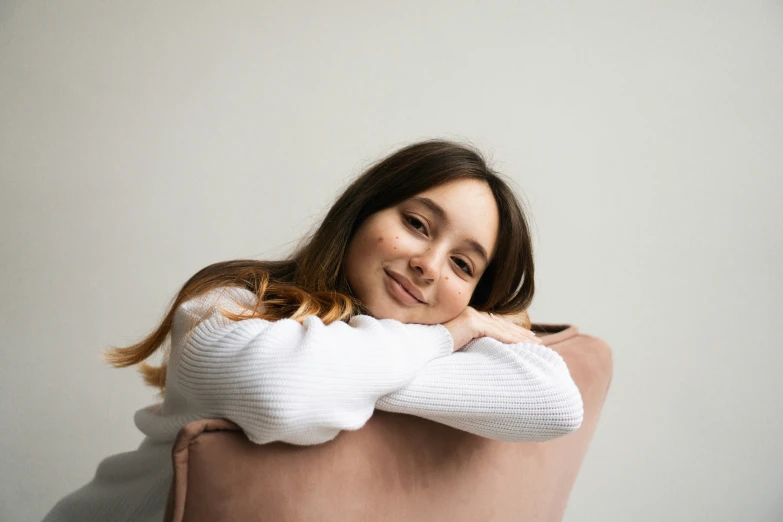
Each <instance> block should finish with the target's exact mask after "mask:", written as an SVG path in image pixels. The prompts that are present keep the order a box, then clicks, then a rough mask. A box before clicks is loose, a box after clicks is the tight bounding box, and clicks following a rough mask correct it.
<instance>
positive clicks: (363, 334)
mask: <svg viewBox="0 0 783 522" xmlns="http://www.w3.org/2000/svg"><path fill="white" fill-rule="evenodd" d="M255 303H256V298H255V295H254V294H253V293H252V292H250V291H248V290H245V289H243V288H234V287H223V288H221V289H216V290H213V291H211V292H208V293H207V294H205V295H203V296H201V297H198V298H195V299H191V300H190V301H187V302H185V303H184V304H183V305H182V306H180V307H179V308H178V309H177V311H176V312H175V317H174V321H173V324H172V330H171V354H170V358H169V367H168V372H167V375H166V396H165V400H164V401H163V402H162V403H159V404H155V405H152V406H149V407H147V408H144V409H141V410H139V411H138V412H136V415H135V422H136V426H137V427H138V428H139V430H141V431H142V432H143V433H144V434H145V435H146V438H145V439H144V441H143V442H142V443H141V445H140V446H139V448H138V449H137V450H135V451H131V452H127V453H121V454H119V455H114V456H111V457H108V458H106V459H104V460H103V461H102V462H101V463H100V465H99V466H98V470H97V471H96V474H95V477H94V479H93V480H92V481H91V482H90V483H88V484H87V485H85V486H84V487H82V488H81V489H79V490H77V491H75V492H73V493H71V494H70V495H68V496H66V497H65V498H63V499H62V500H61V501H60V502H59V503H58V504H57V505H56V506H55V507H54V508H53V509H52V511H51V512H50V513H49V514H48V515H47V516H46V518H44V522H60V521H102V522H106V521H109V522H111V521H118V522H119V521H122V522H126V521H156V522H159V521H160V520H162V517H163V510H164V506H165V503H166V496H167V494H168V488H169V484H170V482H171V478H172V468H171V448H172V444H173V441H174V438H175V437H176V435H177V432H178V431H179V430H180V428H182V427H183V426H184V425H185V424H187V423H189V422H191V421H194V420H197V419H202V418H225V419H229V420H231V421H233V422H235V423H236V424H238V425H239V426H241V427H242V429H243V430H244V431H245V433H246V434H247V437H248V438H249V439H250V440H251V441H253V442H256V443H258V444H264V443H268V442H273V441H284V442H288V443H292V444H320V443H323V442H327V441H329V440H331V439H333V438H334V437H335V436H337V434H338V433H339V432H340V431H341V430H356V429H359V428H361V427H362V426H363V425H364V424H365V423H366V422H367V420H368V419H369V418H370V417H371V416H372V413H373V410H374V409H375V408H377V409H380V410H386V411H390V412H398V413H408V414H411V415H417V416H419V417H423V418H426V419H430V420H433V421H436V422H440V423H442V424H447V425H449V426H452V427H454V428H458V429H461V430H464V431H468V432H471V433H474V434H477V435H481V436H484V437H489V438H492V439H499V440H506V441H543V440H547V439H552V438H555V437H559V436H561V435H565V434H567V433H570V432H572V431H574V430H576V429H577V428H578V427H579V426H580V425H581V422H582V414H583V410H582V398H581V395H580V393H579V390H578V389H577V387H576V385H575V384H574V382H573V380H572V379H571V376H570V374H569V371H568V368H567V367H566V365H565V363H564V361H563V359H562V358H561V357H560V355H558V354H557V353H556V352H554V351H553V350H551V349H549V348H547V347H545V346H542V345H537V344H533V343H519V344H503V343H501V342H499V341H496V340H494V339H492V338H488V337H483V338H480V339H474V340H473V341H471V342H470V343H468V344H467V345H465V347H463V349H462V350H460V351H457V352H454V353H452V350H453V340H452V338H451V335H450V334H449V331H448V330H447V329H446V328H445V327H444V326H442V325H418V324H403V323H400V322H398V321H395V320H391V319H381V320H378V319H374V318H372V317H369V316H366V315H360V316H356V317H354V318H352V319H351V320H350V322H349V323H344V322H335V323H332V324H330V325H328V326H326V325H324V324H323V322H322V321H321V320H319V319H318V318H317V317H315V316H311V317H308V318H307V319H305V321H304V323H303V324H299V323H298V322H296V321H294V320H291V319H283V320H280V321H275V322H270V321H265V320H262V319H247V320H244V321H238V322H234V321H231V320H229V319H227V318H225V317H223V316H222V315H221V313H220V311H219V308H221V307H222V308H223V309H226V310H230V311H232V312H235V313H241V312H242V311H243V310H245V309H246V308H252V307H253V306H254V305H255ZM215 305H217V306H215ZM202 317H204V318H205V319H204V320H203V321H201V322H199V319H200V318H202Z"/></svg>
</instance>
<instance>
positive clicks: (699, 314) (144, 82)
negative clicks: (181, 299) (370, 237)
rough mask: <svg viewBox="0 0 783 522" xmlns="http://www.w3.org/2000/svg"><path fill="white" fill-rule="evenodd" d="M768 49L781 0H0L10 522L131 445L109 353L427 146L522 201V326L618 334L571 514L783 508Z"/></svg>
mask: <svg viewBox="0 0 783 522" xmlns="http://www.w3.org/2000/svg"><path fill="white" fill-rule="evenodd" d="M782 57H783V7H782V4H781V2H779V1H767V2H740V1H737V2H684V1H676V2H675V1H669V2H643V3H641V2H639V3H634V2H620V1H618V2H607V1H593V2H581V3H580V2H573V3H545V2H510V1H508V2H507V1H495V2H487V3H479V2H467V1H459V2H455V1H452V2H428V1H421V0H419V1H402V2H377V3H368V2H359V1H353V2H350V1H344V0H343V1H332V2H282V1H276V2H244V3H241V2H233V1H225V2H184V1H181V2H174V1H162V2H151V1H143V2H98V1H91V2H87V1H84V2H43V1H40V0H35V1H34V0H30V1H26V2H21V1H7V0H6V1H3V2H2V3H0V174H1V175H2V188H1V189H0V219H2V235H1V236H0V237H1V238H2V239H1V241H0V248H2V252H1V253H2V256H1V259H2V261H0V262H1V263H2V270H1V271H0V296H2V301H1V306H2V310H1V313H0V331H1V332H2V345H0V350H1V351H0V418H2V435H0V461H2V462H3V465H2V470H3V471H2V473H1V474H0V520H9V521H10V520H13V521H21V520H38V519H40V518H41V517H42V516H43V515H44V514H45V513H46V512H47V511H48V510H49V509H50V508H51V507H52V505H53V504H54V503H55V502H56V501H57V500H58V499H59V498H60V497H62V496H63V495H65V494H66V493H68V492H70V491H72V490H74V489H76V488H77V487H80V486H81V485H83V484H84V483H86V482H87V481H88V480H90V478H91V477H92V475H93V473H94V472H95V468H96V466H97V464H98V462H99V461H100V460H101V459H102V458H104V457H106V456H108V455H110V454H112V453H117V452H121V451H129V450H132V449H134V448H135V447H136V445H137V444H138V443H139V442H140V441H141V439H142V436H141V433H140V432H138V431H137V429H136V428H135V426H134V424H133V413H134V412H135V411H136V410H137V409H139V408H141V407H144V406H146V405H148V404H150V403H151V402H153V401H154V400H155V396H154V390H152V389H151V388H146V387H144V386H143V385H142V383H141V379H140V378H139V377H138V375H137V374H136V372H135V371H133V370H131V369H126V370H116V369H111V368H109V367H108V366H107V365H105V364H103V363H101V362H100V360H99V356H100V350H101V349H102V348H104V347H106V346H109V345H127V344H131V343H133V342H136V341H137V340H139V339H140V338H141V337H142V336H144V335H145V334H146V333H147V332H149V331H150V329H151V328H152V327H153V326H155V325H156V324H157V323H158V322H159V321H160V319H161V318H162V314H163V313H164V311H165V310H166V309H167V307H168V305H169V303H170V300H171V299H172V298H173V297H174V295H175V292H176V291H177V290H178V288H179V287H180V286H181V285H182V284H183V283H184V282H185V280H187V279H188V278H189V277H190V276H191V275H193V274H194V273H195V272H196V271H198V270H199V269H200V268H202V267H204V266H206V265H208V264H211V263H213V262H216V261H223V260H228V259H235V258H244V257H253V258H272V257H278V256H280V255H283V254H284V253H285V252H287V251H288V249H290V248H291V246H292V245H293V244H295V242H296V241H297V240H298V239H299V237H301V236H302V234H304V233H305V232H307V231H308V230H310V228H311V227H312V226H313V225H314V224H315V223H317V221H318V219H319V218H320V217H322V216H323V214H324V212H325V211H326V209H327V208H328V206H329V205H330V203H331V202H332V201H333V199H334V198H335V197H336V195H337V194H338V192H339V191H340V189H342V188H343V187H344V186H345V185H346V183H347V182H348V181H349V180H350V179H351V178H352V177H354V176H355V175H357V174H358V173H360V172H361V170H362V169H363V168H364V167H365V166H367V165H368V164H369V163H370V162H371V161H373V160H375V159H378V158H380V157H381V156H383V155H385V154H387V153H389V152H391V151H393V150H394V149H396V148H397V147H399V146H402V145H405V144H407V143H410V142H412V141H414V140H417V139H421V138H430V137H445V138H453V139H458V140H469V141H471V142H472V143H474V144H476V145H478V146H479V147H481V148H482V149H483V150H484V151H485V152H486V153H487V155H488V156H489V158H490V159H491V161H492V163H493V165H494V166H495V167H496V168H497V169H498V170H500V171H501V172H503V173H504V174H506V175H508V176H510V177H511V178H512V179H513V180H514V181H515V182H516V184H517V186H518V189H519V191H520V193H521V194H523V196H524V201H525V203H526V204H527V206H528V211H529V214H530V216H531V220H532V223H533V233H534V235H535V248H536V252H535V256H536V263H537V265H536V283H537V293H536V298H535V301H534V305H533V307H532V309H531V316H532V318H533V320H534V321H536V322H568V323H572V324H575V325H577V326H578V328H579V329H580V330H581V331H583V332H586V333H589V334H592V335H595V336H598V337H601V338H603V339H604V340H606V341H607V342H608V343H609V345H610V346H611V347H612V348H613V351H614V358H615V376H614V380H613V383H612V388H611V390H610V392H609V396H608V399H607V402H606V406H605V409H604V411H603V415H602V418H601V421H600V423H599V426H598V430H597V432H596V435H595V439H594V441H593V444H592V447H591V449H590V451H589V453H588V456H587V458H586V460H585V462H584V465H583V468H582V470H581V473H580V476H579V478H578V480H577V482H576V485H575V487H574V490H573V493H572V495H571V498H570V503H569V507H568V510H567V513H566V517H565V520H566V521H567V522H583V521H584V522H588V521H589V522H592V521H597V520H600V521H604V522H628V521H635V522H642V521H651V522H658V521H662V520H666V521H683V522H684V521H688V522H691V521H710V522H718V521H726V522H736V521H740V520H741V521H769V522H773V521H779V520H781V519H783V500H782V499H783V497H781V491H783V415H781V412H783V407H782V406H781V404H780V400H781V397H783V384H781V383H782V381H781V370H783V350H782V348H783V346H782V344H783V343H781V341H780V338H779V337H778V335H779V332H780V328H779V326H780V325H781V313H783V298H782V297H781V294H782V293H783V277H781V276H782V275H783V274H782V272H783V268H781V267H783V226H782V223H783V216H782V215H781V214H782V213H781V207H782V206H783V205H781V193H783V146H781V145H782V144H783V59H782Z"/></svg>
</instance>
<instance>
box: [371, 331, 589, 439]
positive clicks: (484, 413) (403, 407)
mask: <svg viewBox="0 0 783 522" xmlns="http://www.w3.org/2000/svg"><path fill="white" fill-rule="evenodd" d="M376 408H378V409H379V410H385V411H389V412H395V413H407V414H410V415H416V416H418V417H423V418H425V419H430V420H432V421H435V422H439V423H441V424H446V425H447V426H451V427H453V428H457V429H460V430H463V431H467V432H470V433H473V434H475V435H480V436H482V437H487V438H490V439H496V440H505V441H513V442H523V441H543V440H548V439H553V438H556V437H559V436H562V435H566V434H568V433H570V432H572V431H575V430H576V429H577V428H579V426H580V425H581V424H582V417H583V413H584V412H583V407H582V396H581V394H580V393H579V389H578V388H577V387H576V384H574V381H573V380H572V379H571V375H570V373H569V371H568V368H567V367H566V365H565V362H564V361H563V359H562V357H560V355H559V354H558V353H557V352H555V351H554V350H552V349H550V348H547V347H546V346H543V345H540V344H534V343H516V344H504V343H501V342H499V341H497V340H495V339H493V338H490V337H481V338H478V339H474V340H472V341H470V342H469V343H468V344H466V345H465V347H464V348H463V349H462V350H461V351H458V352H454V353H453V354H452V355H450V356H448V357H442V358H440V359H436V360H433V361H431V362H430V363H428V364H427V365H426V366H425V367H424V368H423V369H422V371H420V372H419V373H418V375H417V376H416V378H415V379H413V380H412V381H411V382H410V383H409V384H408V385H407V386H405V387H404V388H402V389H400V390H397V391H394V392H392V393H390V394H388V395H386V396H384V397H381V399H379V400H378V402H377V403H376Z"/></svg>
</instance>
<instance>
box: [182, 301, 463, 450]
mask: <svg viewBox="0 0 783 522" xmlns="http://www.w3.org/2000/svg"><path fill="white" fill-rule="evenodd" d="M229 292H230V295H233V296H235V297H239V298H241V299H247V302H246V303H243V304H245V306H247V305H248V304H250V303H251V299H252V300H253V301H254V300H255V296H254V295H253V294H252V292H249V291H247V290H244V289H234V288H231V289H230V290H229ZM215 295H217V293H216V291H213V292H212V293H211V294H208V295H207V296H206V297H203V298H198V299H194V300H191V301H189V302H187V303H184V304H183V305H182V306H181V307H180V309H178V311H177V314H176V317H175V323H176V322H178V321H179V322H180V324H175V325H173V326H174V327H176V329H175V328H173V329H172V332H175V331H176V332H177V333H178V334H179V335H178V336H176V337H175V336H174V335H173V336H172V352H171V357H170V362H169V371H168V374H169V376H170V377H171V379H172V380H171V384H169V383H167V388H170V387H172V386H173V387H176V389H177V393H179V394H180V395H182V396H183V397H184V399H185V400H186V401H187V404H188V408H189V409H191V410H193V409H195V410H196V411H198V412H203V413H205V414H207V415H209V416H215V417H222V418H226V419H228V420H230V421H232V422H234V423H236V424H238V425H239V426H240V427H241V428H242V429H243V430H244V431H245V433H246V434H247V436H248V438H249V439H250V440H251V441H253V442H255V443H258V444H264V443H268V442H273V441H284V442H289V443H293V444H319V443H322V442H326V441H328V440H330V439H332V438H334V437H335V436H336V435H337V434H338V433H339V431H340V430H355V429H358V428H360V427H361V426H363V425H364V424H365V422H367V420H368V419H369V418H370V417H371V416H372V413H373V411H374V408H375V403H376V401H377V400H378V399H379V398H380V397H381V396H383V395H386V394H388V393H391V392H393V391H395V390H398V389H400V388H402V387H403V386H405V385H406V384H407V383H409V382H410V381H411V379H413V378H414V376H415V375H416V373H417V372H418V371H419V370H421V368H422V367H423V366H424V365H425V364H426V363H427V362H429V361H430V360H432V359H435V358H438V357H442V356H445V355H448V354H450V353H451V352H452V349H453V341H452V338H451V335H450V334H449V332H448V330H447V329H446V328H445V327H443V326H442V325H414V324H403V323H401V322H398V321H394V320H390V319H384V320H376V319H373V318H372V317H369V316H365V315H360V316H356V317H354V318H353V319H351V321H350V324H346V323H344V322H339V321H338V322H335V323H332V324H330V325H328V326H326V325H324V324H323V322H322V321H321V320H320V319H318V318H317V317H315V316H310V317H308V318H307V319H305V320H304V322H303V324H300V323H298V322H297V321H294V320H292V319H283V320H280V321H274V322H271V321H265V320H263V319H247V320H244V321H237V322H234V321H231V320H229V319H227V318H225V317H223V316H222V315H221V313H220V311H219V310H218V309H217V307H214V309H213V308H211V307H210V306H209V305H210V304H211V303H210V302H209V301H210V298H211V297H214V296H215ZM211 300H212V301H214V299H211ZM218 305H219V306H222V307H224V308H228V309H231V311H241V308H237V307H236V305H234V304H233V301H232V300H231V298H230V297H229V296H228V295H227V296H226V297H224V298H221V300H220V301H219V302H218ZM232 305H233V306H232ZM210 310H212V311H210ZM204 315H206V319H205V320H204V321H203V322H201V323H199V324H198V325H197V326H196V327H195V328H193V330H192V331H191V332H190V335H182V333H181V332H184V331H186V330H187V329H188V328H187V327H186V326H185V323H189V322H190V321H193V320H195V319H198V318H200V317H201V316H204Z"/></svg>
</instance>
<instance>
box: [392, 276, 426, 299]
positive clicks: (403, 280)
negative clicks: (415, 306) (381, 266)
mask: <svg viewBox="0 0 783 522" xmlns="http://www.w3.org/2000/svg"><path fill="white" fill-rule="evenodd" d="M386 274H387V275H388V276H389V277H391V278H392V279H394V280H395V281H396V282H397V283H399V285H400V286H401V287H402V288H403V289H404V291H405V292H406V293H407V294H408V295H410V296H411V297H413V299H415V300H416V301H418V302H419V303H422V304H426V302H425V301H424V295H423V294H422V293H421V291H420V290H419V289H418V288H416V285H414V284H413V283H412V282H411V280H410V279H408V278H407V277H405V276H404V275H402V274H398V273H397V272H393V271H391V270H386Z"/></svg>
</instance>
